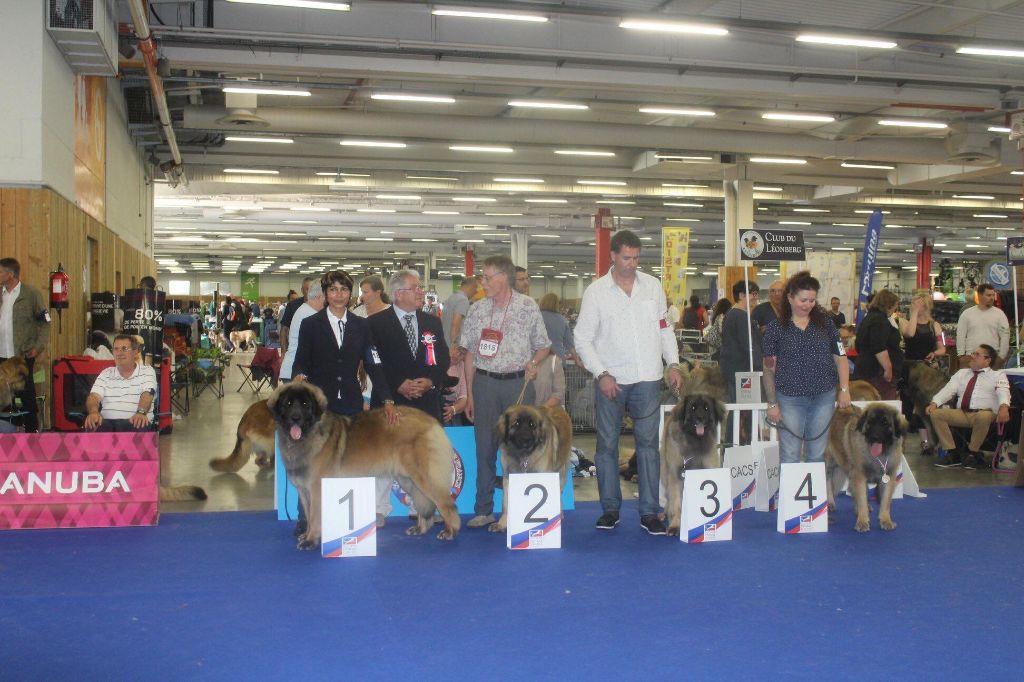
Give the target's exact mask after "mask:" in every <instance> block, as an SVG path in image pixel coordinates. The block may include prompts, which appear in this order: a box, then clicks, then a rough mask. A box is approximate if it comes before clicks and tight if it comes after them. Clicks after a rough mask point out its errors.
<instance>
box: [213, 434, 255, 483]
mask: <svg viewBox="0 0 1024 682" xmlns="http://www.w3.org/2000/svg"><path fill="white" fill-rule="evenodd" d="M244 441H245V439H244V438H242V436H241V434H238V435H236V436H235V449H234V450H232V451H231V454H230V455H228V456H227V457H225V458H223V459H216V458H214V459H211V460H210V468H211V469H213V470H214V471H224V472H228V473H233V472H235V471H238V470H239V469H241V468H242V467H244V466H245V463H246V462H248V461H249V454H250V453H249V452H248V451H247V450H246V448H244V447H243V445H244Z"/></svg>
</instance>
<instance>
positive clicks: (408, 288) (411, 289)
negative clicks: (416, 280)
mask: <svg viewBox="0 0 1024 682" xmlns="http://www.w3.org/2000/svg"><path fill="white" fill-rule="evenodd" d="M399 291H426V289H424V288H423V285H422V284H417V285H416V286H414V287H406V288H405V289H399Z"/></svg>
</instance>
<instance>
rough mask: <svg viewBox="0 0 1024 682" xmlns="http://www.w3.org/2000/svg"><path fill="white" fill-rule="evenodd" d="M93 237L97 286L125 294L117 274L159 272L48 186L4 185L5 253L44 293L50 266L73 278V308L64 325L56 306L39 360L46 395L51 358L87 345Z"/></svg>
mask: <svg viewBox="0 0 1024 682" xmlns="http://www.w3.org/2000/svg"><path fill="white" fill-rule="evenodd" d="M89 238H92V239H94V240H95V249H96V251H97V252H96V258H95V267H94V268H93V270H92V272H91V273H90V274H91V279H92V284H91V289H92V291H114V292H116V293H120V294H123V293H124V292H123V291H118V290H117V288H116V283H117V281H118V277H117V273H120V281H122V282H123V283H124V285H125V286H134V284H135V283H137V282H138V281H139V279H140V278H142V277H143V276H144V275H152V276H156V262H155V261H153V260H152V259H151V258H149V256H148V255H147V254H144V253H141V252H139V251H137V250H136V249H134V248H133V247H131V246H129V245H128V244H127V243H125V242H124V241H122V240H121V239H120V238H119V237H118V236H117V235H116V234H114V233H113V232H111V231H110V230H109V229H107V227H106V226H105V225H103V224H102V223H100V222H98V221H96V220H95V219H93V218H92V217H90V216H88V215H87V214H86V213H84V212H83V211H81V210H80V209H79V208H78V207H76V206H75V205H74V204H72V203H71V202H69V201H67V200H66V199H64V198H63V197H61V196H60V195H59V194H57V193H56V192H53V191H52V190H50V189H46V188H40V189H30V188H0V257H8V256H10V257H14V258H17V259H18V261H19V262H20V263H21V269H22V272H21V275H22V280H23V281H24V282H25V283H26V284H28V285H29V286H32V287H35V288H36V289H38V290H39V291H40V292H42V293H43V295H44V296H48V295H49V293H48V292H49V276H50V271H51V270H56V269H57V264H58V263H60V264H62V265H63V266H64V270H65V272H67V273H68V277H69V278H70V282H71V296H70V298H69V302H68V308H67V309H65V310H63V311H62V312H61V320H60V323H59V324H58V319H57V314H56V311H52V312H51V314H52V316H53V324H52V325H51V328H50V344H49V348H48V352H47V353H46V355H45V356H44V357H42V358H41V359H40V360H39V361H37V364H36V367H37V368H44V369H46V370H47V371H46V375H47V386H46V388H45V390H41V391H40V393H41V394H42V393H45V394H46V395H49V394H50V390H49V389H50V387H49V384H50V381H51V378H50V371H49V368H50V363H51V361H52V358H60V357H63V356H65V355H79V354H81V352H82V350H83V349H84V348H85V346H86V341H87V338H88V329H87V322H86V313H87V311H88V306H89V294H90V292H89V291H86V290H85V289H86V287H85V271H86V266H87V263H86V261H87V259H88V258H89V246H88V240H89ZM51 407H52V406H51ZM50 423H52V421H51V422H50Z"/></svg>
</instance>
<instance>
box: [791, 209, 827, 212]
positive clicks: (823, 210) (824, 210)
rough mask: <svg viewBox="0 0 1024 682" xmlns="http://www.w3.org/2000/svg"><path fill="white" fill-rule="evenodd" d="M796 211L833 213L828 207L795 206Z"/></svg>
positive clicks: (794, 210)
mask: <svg viewBox="0 0 1024 682" xmlns="http://www.w3.org/2000/svg"><path fill="white" fill-rule="evenodd" d="M793 212H794V213H831V211H830V210H828V209H827V208H794V209H793Z"/></svg>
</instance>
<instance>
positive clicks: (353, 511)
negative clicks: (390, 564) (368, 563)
mask: <svg viewBox="0 0 1024 682" xmlns="http://www.w3.org/2000/svg"><path fill="white" fill-rule="evenodd" d="M376 496H377V489H376V487H375V486H374V479H373V478H372V477H370V478H325V479H323V480H322V481H321V487H320V510H321V511H320V523H321V526H320V527H321V531H322V532H321V536H322V537H321V541H320V542H321V544H320V555H321V556H323V557H328V558H332V559H333V558H338V557H344V558H347V557H353V556H377V513H376V508H377V501H376Z"/></svg>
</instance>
